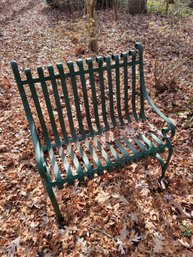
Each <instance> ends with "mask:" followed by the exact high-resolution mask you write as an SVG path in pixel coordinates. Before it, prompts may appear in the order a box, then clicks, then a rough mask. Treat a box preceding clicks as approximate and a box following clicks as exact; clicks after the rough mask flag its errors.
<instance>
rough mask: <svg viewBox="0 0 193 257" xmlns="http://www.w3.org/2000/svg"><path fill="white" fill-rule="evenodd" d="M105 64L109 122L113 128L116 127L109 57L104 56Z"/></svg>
mask: <svg viewBox="0 0 193 257" xmlns="http://www.w3.org/2000/svg"><path fill="white" fill-rule="evenodd" d="M104 60H105V62H106V64H107V76H108V85H109V102H110V114H111V120H112V123H113V127H115V126H116V121H115V110H114V104H113V83H112V69H111V67H110V65H111V58H110V56H106V57H105V58H104Z"/></svg>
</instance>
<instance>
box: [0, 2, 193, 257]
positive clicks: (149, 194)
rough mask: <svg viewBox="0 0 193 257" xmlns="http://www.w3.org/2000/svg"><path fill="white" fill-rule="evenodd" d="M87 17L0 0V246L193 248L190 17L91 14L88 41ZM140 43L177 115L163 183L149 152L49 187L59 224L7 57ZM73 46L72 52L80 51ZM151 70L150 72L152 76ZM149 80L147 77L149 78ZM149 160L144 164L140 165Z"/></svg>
mask: <svg viewBox="0 0 193 257" xmlns="http://www.w3.org/2000/svg"><path fill="white" fill-rule="evenodd" d="M85 22H86V19H85V18H82V17H78V15H77V16H76V15H75V16H70V15H67V14H66V13H65V11H64V10H62V11H61V10H58V9H52V8H49V7H47V6H46V5H45V4H44V3H43V2H42V1H33V0H27V1H26V0H25V1H24V0H17V1H13V0H1V4H0V24H1V27H0V44H1V48H0V53H1V54H0V56H1V63H0V65H1V66H0V110H1V112H0V124H1V125H0V138H1V139H0V142H1V145H0V192H1V193H0V195H1V196H0V256H10V257H11V256H22V257H24V256H26V257H33V256H34V257H35V256H36V257H38V256H41V257H43V256H46V257H48V256H49V257H51V256H73V257H75V256H97V257H98V256H116V257H117V256H132V257H134V256H135V257H142V256H152V257H153V256H155V257H157V256H175V257H182V256H183V257H191V256H193V254H192V252H193V250H192V249H193V120H192V118H191V117H192V116H193V85H192V79H193V41H192V35H193V20H192V17H187V18H181V19H174V18H173V19H172V18H171V17H166V16H163V15H162V16H161V15H156V14H152V13H149V14H145V15H140V16H138V15H136V16H131V15H127V14H124V15H122V14H121V13H119V19H118V21H115V20H114V17H113V13H112V11H109V10H106V11H102V12H100V13H98V14H97V24H98V33H99V35H98V39H99V50H98V53H97V54H94V53H91V52H89V50H88V47H87V37H86V32H85ZM136 41H141V42H142V44H143V45H144V49H145V51H144V66H145V78H146V85H147V88H148V91H149V92H150V95H151V97H152V98H153V99H154V101H155V103H156V105H157V106H158V107H159V108H160V109H161V110H162V111H163V112H164V113H165V114H166V115H167V116H168V117H170V118H171V119H172V120H173V122H174V123H175V124H176V128H177V131H176V136H175V138H174V140H173V144H174V154H173V158H172V160H171V164H170V166H169V168H168V171H167V180H168V182H169V186H168V187H167V188H166V189H165V190H164V191H159V190H158V187H157V183H156V180H157V175H158V172H160V165H159V164H158V163H157V162H154V161H155V160H154V159H150V160H149V159H148V161H146V162H145V161H141V162H138V163H136V164H135V163H134V164H132V165H125V166H124V167H123V168H122V169H120V170H119V172H116V171H115V172H113V173H112V174H111V175H108V176H104V177H102V178H100V177H99V178H95V179H94V180H92V181H89V182H88V183H87V186H85V185H79V184H78V183H77V184H76V185H75V186H70V187H66V188H65V189H64V190H62V191H60V192H59V193H58V198H59V202H60V204H61V206H62V212H63V213H64V216H65V219H66V221H67V222H66V225H65V227H59V226H58V224H57V222H56V220H55V216H54V212H53V209H52V206H51V204H50V201H49V199H48V197H47V195H46V193H45V190H44V186H43V183H42V181H41V178H40V176H39V173H38V171H37V168H36V163H35V160H34V154H33V148H32V144H31V138H30V135H29V131H28V129H27V128H28V125H27V121H26V120H25V119H24V117H25V114H24V110H23V106H22V103H21V99H20V97H19V93H18V90H17V86H16V84H15V81H14V79H13V74H12V71H11V68H10V64H9V62H10V61H11V60H16V61H17V62H18V63H19V65H20V66H21V67H23V68H25V67H36V66H38V65H47V64H55V63H58V62H65V61H66V60H76V59H77V58H78V57H82V58H86V57H89V56H96V55H106V54H112V53H121V52H124V51H128V49H129V48H133V47H134V44H135V42H136ZM83 52H84V54H82V56H81V53H83ZM155 77H156V78H157V80H156V81H155ZM155 82H156V83H155ZM147 162H148V167H147V165H146V164H147Z"/></svg>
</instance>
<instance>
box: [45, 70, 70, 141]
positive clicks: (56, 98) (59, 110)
mask: <svg viewBox="0 0 193 257" xmlns="http://www.w3.org/2000/svg"><path fill="white" fill-rule="evenodd" d="M48 71H49V74H50V76H51V83H52V88H53V93H54V98H55V102H56V108H57V112H58V118H59V122H60V127H61V129H62V134H63V136H64V142H65V143H68V136H67V133H66V128H65V124H64V118H63V113H62V107H61V104H60V97H59V93H58V85H57V83H56V79H55V78H54V76H55V74H54V69H53V67H52V66H51V65H50V66H48Z"/></svg>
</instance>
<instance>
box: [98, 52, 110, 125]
mask: <svg viewBox="0 0 193 257" xmlns="http://www.w3.org/2000/svg"><path fill="white" fill-rule="evenodd" d="M96 61H97V63H98V67H99V69H98V73H99V84H100V94H101V103H102V114H103V121H104V124H105V129H106V130H108V129H109V124H108V122H107V116H106V114H107V110H106V103H105V92H104V90H105V88H104V77H103V68H102V66H103V58H102V57H101V56H99V57H97V58H96Z"/></svg>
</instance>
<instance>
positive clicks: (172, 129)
mask: <svg viewBox="0 0 193 257" xmlns="http://www.w3.org/2000/svg"><path fill="white" fill-rule="evenodd" d="M144 93H145V94H144V98H145V99H146V100H147V101H148V103H149V105H150V106H151V107H152V109H153V110H154V111H155V112H156V113H157V114H158V115H159V116H160V117H161V118H162V119H163V120H164V121H165V122H166V123H167V125H168V127H164V128H163V129H162V134H163V135H164V136H166V134H168V132H171V138H172V137H174V135H175V130H176V129H175V126H174V124H173V123H172V121H171V120H170V119H169V118H167V117H166V116H165V115H164V114H163V113H162V112H161V111H160V110H159V109H158V108H157V107H156V106H155V104H154V102H153V100H152V99H151V98H150V96H149V95H148V94H147V92H146V90H145V92H144Z"/></svg>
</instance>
